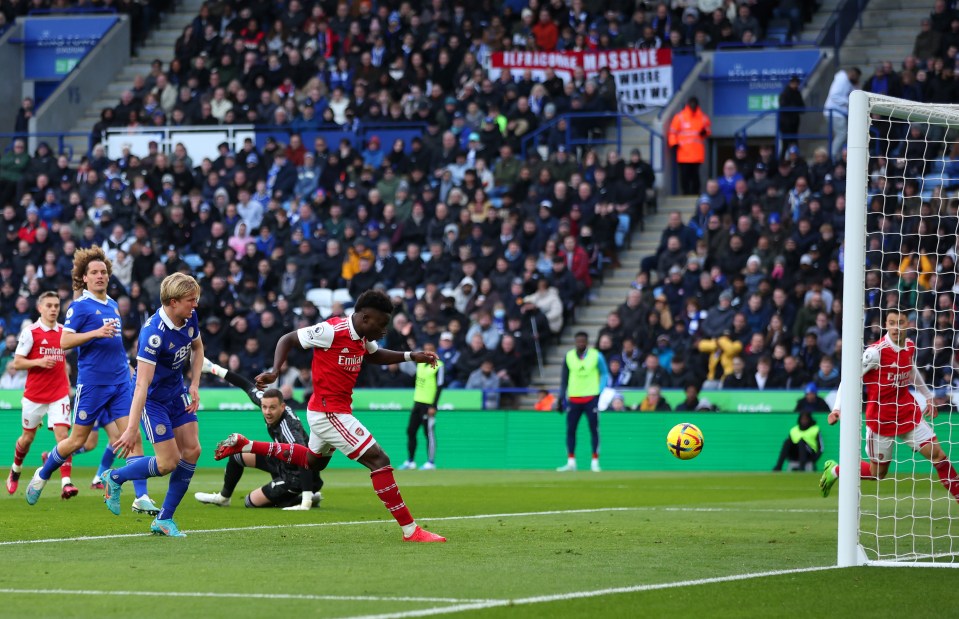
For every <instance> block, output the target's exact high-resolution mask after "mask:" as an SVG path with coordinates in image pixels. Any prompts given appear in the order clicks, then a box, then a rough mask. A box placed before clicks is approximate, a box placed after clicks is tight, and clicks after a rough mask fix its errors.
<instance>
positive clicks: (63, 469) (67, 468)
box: [60, 456, 73, 478]
mask: <svg viewBox="0 0 959 619" xmlns="http://www.w3.org/2000/svg"><path fill="white" fill-rule="evenodd" d="M72 472H73V456H70V457H69V458H67V459H66V460H64V462H63V464H61V465H60V477H63V478H69V477H70V473H72Z"/></svg>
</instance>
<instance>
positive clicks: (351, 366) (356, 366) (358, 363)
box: [336, 355, 363, 372]
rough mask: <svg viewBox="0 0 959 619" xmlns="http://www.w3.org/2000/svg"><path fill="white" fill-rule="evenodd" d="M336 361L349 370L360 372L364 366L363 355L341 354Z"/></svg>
mask: <svg viewBox="0 0 959 619" xmlns="http://www.w3.org/2000/svg"><path fill="white" fill-rule="evenodd" d="M336 362H337V363H338V364H339V366H340V367H341V368H343V369H344V370H346V371H347V372H359V371H360V368H361V367H362V366H363V355H339V356H338V357H337V359H336Z"/></svg>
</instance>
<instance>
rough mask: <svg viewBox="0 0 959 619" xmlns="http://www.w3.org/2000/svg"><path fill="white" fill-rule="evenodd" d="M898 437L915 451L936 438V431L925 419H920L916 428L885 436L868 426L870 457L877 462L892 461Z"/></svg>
mask: <svg viewBox="0 0 959 619" xmlns="http://www.w3.org/2000/svg"><path fill="white" fill-rule="evenodd" d="M897 438H898V439H899V440H900V441H902V442H903V443H905V444H906V445H909V446H910V447H912V450H913V451H919V448H920V447H922V446H923V445H925V444H926V443H928V442H929V441H932V440H935V438H936V433H935V432H933V431H932V428H931V427H929V424H928V423H926V420H925V419H920V420H919V423H918V424H916V427H915V428H913V429H912V430H909V431H908V432H905V433H903V434H900V435H898V436H883V435H881V434H876V433H875V432H873V431H872V430H870V429H869V428H866V453H867V454H869V459H870V460H875V461H876V462H889V461H891V460H892V454H893V452H894V451H895V447H894V446H895V444H896V439H897Z"/></svg>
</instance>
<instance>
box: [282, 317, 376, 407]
mask: <svg viewBox="0 0 959 619" xmlns="http://www.w3.org/2000/svg"><path fill="white" fill-rule="evenodd" d="M296 335H297V337H298V338H299V339H300V345H301V346H303V348H312V349H313V367H312V373H313V396H312V397H311V398H310V402H309V404H307V409H308V410H311V411H316V412H318V413H341V414H345V415H350V414H352V412H353V387H355V386H356V377H357V376H358V375H359V373H360V368H362V367H363V357H364V356H365V355H367V354H368V353H374V352H376V351H377V349H378V348H379V347H378V346H377V344H376V342H368V341H366V338H364V337H360V335H359V334H358V333H357V332H356V330H355V329H354V328H353V320H352V317H347V318H330V319H329V320H327V321H325V322H321V323H319V324H316V325H313V326H312V327H306V328H304V329H298V330H297V332H296Z"/></svg>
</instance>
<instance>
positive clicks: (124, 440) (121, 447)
mask: <svg viewBox="0 0 959 619" xmlns="http://www.w3.org/2000/svg"><path fill="white" fill-rule="evenodd" d="M131 430H132V431H131ZM136 430H137V428H136V427H131V428H127V429H126V430H124V431H123V434H121V435H120V438H118V439H117V440H116V442H115V443H113V452H114V453H115V454H116V456H117V458H126V457H127V456H129V455H130V452H131V451H132V450H133V446H134V445H135V444H136V440H137V435H136Z"/></svg>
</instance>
